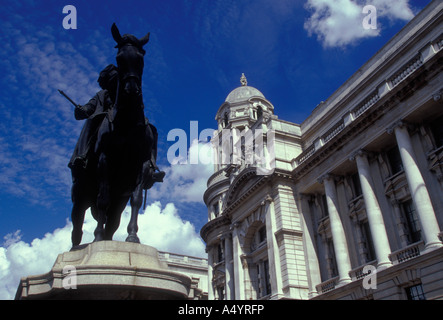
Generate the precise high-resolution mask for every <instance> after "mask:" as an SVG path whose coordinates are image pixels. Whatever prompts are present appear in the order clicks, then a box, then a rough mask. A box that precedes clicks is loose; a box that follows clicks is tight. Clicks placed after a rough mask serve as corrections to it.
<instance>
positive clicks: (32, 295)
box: [16, 241, 191, 300]
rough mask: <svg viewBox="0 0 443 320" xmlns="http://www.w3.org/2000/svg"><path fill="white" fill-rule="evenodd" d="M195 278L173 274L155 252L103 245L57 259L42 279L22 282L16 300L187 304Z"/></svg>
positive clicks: (124, 245)
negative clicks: (172, 301) (181, 301)
mask: <svg viewBox="0 0 443 320" xmlns="http://www.w3.org/2000/svg"><path fill="white" fill-rule="evenodd" d="M190 288H191V278H189V277H188V276H186V275H184V274H181V273H178V272H173V271H171V270H169V269H168V266H167V265H166V264H165V263H164V262H161V261H160V260H159V258H158V252H157V250H156V249H155V248H153V247H150V246H147V245H142V244H136V243H129V242H119V241H100V242H94V243H91V244H88V245H86V246H84V248H80V249H78V250H75V251H70V252H65V253H62V254H60V255H59V256H58V257H57V260H56V262H55V264H54V266H53V267H52V269H51V270H50V271H49V272H48V273H46V274H42V275H36V276H28V277H25V278H22V279H21V281H20V284H19V287H18V289H17V294H16V299H19V300H21V299H27V300H38V299H87V300H91V299H95V300H117V299H118V300H120V299H155V300H159V299H187V298H188V295H189V292H190Z"/></svg>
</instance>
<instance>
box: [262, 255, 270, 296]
mask: <svg viewBox="0 0 443 320" xmlns="http://www.w3.org/2000/svg"><path fill="white" fill-rule="evenodd" d="M263 269H264V272H265V274H264V279H263V280H264V282H265V283H264V286H263V295H264V296H266V295H268V294H271V277H270V276H269V261H268V260H265V261H264V262H263Z"/></svg>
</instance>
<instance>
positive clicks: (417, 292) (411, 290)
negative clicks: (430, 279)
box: [406, 284, 426, 300]
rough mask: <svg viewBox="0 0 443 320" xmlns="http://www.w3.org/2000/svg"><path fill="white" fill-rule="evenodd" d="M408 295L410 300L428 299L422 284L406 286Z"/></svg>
mask: <svg viewBox="0 0 443 320" xmlns="http://www.w3.org/2000/svg"><path fill="white" fill-rule="evenodd" d="M406 296H407V297H408V300H426V297H425V293H424V292H423V286H422V285H421V284H417V285H415V286H412V287H408V288H406Z"/></svg>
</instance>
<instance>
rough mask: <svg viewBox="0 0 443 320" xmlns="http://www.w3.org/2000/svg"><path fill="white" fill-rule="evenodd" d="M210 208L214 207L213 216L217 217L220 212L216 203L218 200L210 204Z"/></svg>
mask: <svg viewBox="0 0 443 320" xmlns="http://www.w3.org/2000/svg"><path fill="white" fill-rule="evenodd" d="M212 208H213V209H214V217H216V218H217V217H218V215H219V214H220V207H219V205H218V201H217V202H216V203H214V204H213V205H212Z"/></svg>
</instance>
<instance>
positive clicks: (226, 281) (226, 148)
mask: <svg viewBox="0 0 443 320" xmlns="http://www.w3.org/2000/svg"><path fill="white" fill-rule="evenodd" d="M240 83H241V86H239V87H238V88H235V89H234V90H232V91H231V92H230V93H229V94H228V96H227V97H226V100H225V101H224V102H223V103H222V105H221V106H220V107H219V109H218V111H217V113H216V116H215V119H216V120H217V123H218V129H217V131H216V133H215V135H214V137H213V139H212V143H213V147H214V148H213V150H214V155H215V159H214V160H215V165H214V171H215V172H214V174H213V175H212V176H211V177H210V178H209V179H208V183H207V189H206V191H205V193H204V196H203V198H204V201H205V204H206V206H207V207H208V222H207V223H206V224H205V225H204V226H203V228H202V229H201V231H200V234H201V236H202V238H203V240H204V241H205V242H206V250H207V252H208V264H209V267H208V272H209V274H208V276H209V279H210V280H209V281H210V283H209V292H208V298H209V299H258V298H263V297H268V298H272V299H279V298H281V297H282V296H284V293H283V291H282V290H283V289H282V288H283V286H282V284H281V281H280V279H281V276H280V273H281V272H282V271H281V270H280V269H281V268H280V266H281V262H280V256H279V248H278V244H277V239H276V238H275V232H276V231H277V229H276V225H275V224H274V222H275V221H281V222H282V223H281V224H279V225H278V227H279V229H281V228H283V229H282V230H284V232H283V231H281V232H280V233H279V237H280V238H281V239H280V238H279V239H278V240H283V239H285V237H286V236H287V234H286V232H289V234H288V236H289V235H291V234H292V232H293V230H292V228H293V226H292V225H291V224H290V219H289V218H288V217H292V216H293V215H295V213H294V212H292V211H291V210H294V208H295V202H294V197H293V195H292V189H291V188H292V184H293V182H292V179H291V175H290V172H291V170H292V166H291V160H292V159H293V158H294V157H296V156H297V155H298V154H300V152H301V144H300V126H299V125H297V124H294V123H290V122H288V121H283V120H279V119H278V117H277V116H276V115H274V106H273V105H272V103H271V102H269V101H268V100H267V99H266V98H265V96H264V95H263V93H261V92H260V91H259V90H258V89H256V88H254V87H251V86H248V83H247V80H246V77H245V75H244V74H242V76H241V79H240ZM297 224H298V222H297ZM297 232H298V230H297ZM300 245H301V247H302V246H303V244H302V243H300ZM283 258H284V259H286V256H285V254H283ZM283 272H286V271H283Z"/></svg>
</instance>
